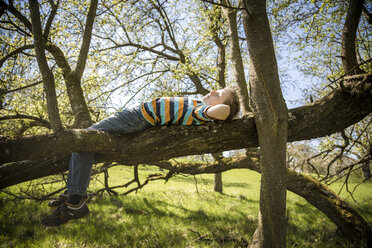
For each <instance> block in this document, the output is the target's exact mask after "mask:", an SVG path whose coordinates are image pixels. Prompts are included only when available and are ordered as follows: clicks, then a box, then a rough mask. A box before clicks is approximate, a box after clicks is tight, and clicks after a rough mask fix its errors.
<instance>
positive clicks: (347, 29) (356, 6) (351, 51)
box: [341, 0, 364, 75]
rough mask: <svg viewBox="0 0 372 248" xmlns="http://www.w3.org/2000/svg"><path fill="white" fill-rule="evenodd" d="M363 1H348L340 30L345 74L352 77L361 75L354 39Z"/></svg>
mask: <svg viewBox="0 0 372 248" xmlns="http://www.w3.org/2000/svg"><path fill="white" fill-rule="evenodd" d="M363 4H364V0H350V1H349V8H348V11H347V14H346V20H345V24H344V28H343V30H342V40H341V58H342V65H343V67H344V71H345V73H349V75H354V74H358V73H362V71H361V69H360V68H358V67H357V65H358V60H357V56H356V45H355V38H356V32H357V29H358V25H359V20H360V16H361V14H362V8H363Z"/></svg>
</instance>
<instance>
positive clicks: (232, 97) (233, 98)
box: [223, 86, 240, 120]
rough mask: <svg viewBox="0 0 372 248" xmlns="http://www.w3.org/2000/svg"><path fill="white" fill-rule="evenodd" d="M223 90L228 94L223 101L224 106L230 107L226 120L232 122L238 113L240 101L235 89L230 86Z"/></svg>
mask: <svg viewBox="0 0 372 248" xmlns="http://www.w3.org/2000/svg"><path fill="white" fill-rule="evenodd" d="M223 90H225V91H227V92H229V93H230V94H229V97H227V98H226V99H225V101H224V104H226V105H229V106H230V114H229V116H228V117H227V120H232V119H233V118H235V117H236V116H237V115H238V113H239V111H240V101H239V96H238V93H237V92H236V90H235V88H234V87H232V86H227V87H225V88H223Z"/></svg>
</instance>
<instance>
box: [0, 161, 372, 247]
mask: <svg viewBox="0 0 372 248" xmlns="http://www.w3.org/2000/svg"><path fill="white" fill-rule="evenodd" d="M111 170H112V171H111V172H110V180H111V182H113V183H114V182H118V183H119V182H120V183H124V182H126V181H128V180H130V179H131V176H132V169H131V168H127V167H114V168H112V169H111ZM153 172H158V168H156V167H145V166H142V167H141V169H140V175H142V179H143V178H144V177H145V176H146V175H148V174H150V173H153ZM195 180H196V181H197V184H196V183H195ZM259 181H260V175H259V174H257V173H255V172H252V171H249V170H232V171H228V172H225V173H223V182H224V194H219V193H215V192H213V185H214V176H213V175H198V176H196V177H194V176H182V175H179V176H176V177H173V178H171V179H170V181H169V182H167V183H164V181H156V182H150V183H149V185H147V186H145V187H144V188H143V189H141V190H140V191H138V192H137V194H135V193H132V194H130V195H127V196H109V195H107V194H105V195H104V196H102V197H94V198H92V199H91V200H90V202H89V208H90V210H91V214H90V215H89V216H88V217H87V218H84V219H81V220H75V221H71V222H69V223H67V224H65V225H63V226H60V227H54V228H44V227H43V226H41V224H40V219H41V218H42V217H43V216H45V215H47V214H48V213H50V212H51V209H49V208H48V207H47V202H46V201H45V202H37V201H33V200H17V199H12V198H11V197H10V196H8V195H5V194H4V193H1V192H0V223H1V225H0V247H110V248H111V247H146V248H147V247H244V246H246V244H247V242H249V241H250V239H251V237H252V235H253V232H254V231H255V228H256V225H257V216H258V209H259V206H258V200H259ZM371 186H372V183H371V182H369V183H365V184H363V185H361V186H360V187H359V188H358V189H357V190H356V192H355V198H356V200H357V203H355V202H351V204H352V205H353V206H354V207H355V208H356V209H357V210H358V211H359V213H360V214H361V215H362V216H363V217H364V218H365V219H366V220H367V221H368V222H369V223H371V222H372V206H371V203H372V190H371ZM337 187H340V184H337V185H334V186H333V188H334V190H335V191H338V189H337ZM91 188H102V185H101V184H100V183H98V182H97V183H93V184H92V185H91ZM12 190H17V188H16V187H13V188H12ZM342 195H343V196H346V193H345V192H343V193H342ZM287 199H288V200H287V215H288V227H287V247H301V248H302V247H319V248H320V247H321V248H325V247H351V244H350V242H349V241H348V240H346V239H344V238H343V237H341V236H339V235H338V234H337V232H336V226H335V225H334V224H333V223H332V222H330V221H329V220H328V218H327V217H325V216H324V215H323V214H322V213H321V212H320V211H318V210H317V209H315V208H314V207H312V206H311V205H309V204H308V203H307V202H306V201H305V200H303V199H302V198H301V197H299V196H297V195H295V194H292V193H291V192H288V198H287Z"/></svg>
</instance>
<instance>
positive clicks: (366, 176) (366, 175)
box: [362, 163, 372, 180]
mask: <svg viewBox="0 0 372 248" xmlns="http://www.w3.org/2000/svg"><path fill="white" fill-rule="evenodd" d="M362 171H363V176H364V180H368V179H370V178H371V177H372V174H371V168H370V167H369V163H365V164H364V165H363V166H362Z"/></svg>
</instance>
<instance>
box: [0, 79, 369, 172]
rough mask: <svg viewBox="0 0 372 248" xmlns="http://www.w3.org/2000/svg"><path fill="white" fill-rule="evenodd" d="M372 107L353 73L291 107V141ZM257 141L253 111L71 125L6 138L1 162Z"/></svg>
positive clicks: (131, 160)
mask: <svg viewBox="0 0 372 248" xmlns="http://www.w3.org/2000/svg"><path fill="white" fill-rule="evenodd" d="M371 111H372V75H359V76H356V77H349V78H348V80H347V81H345V82H343V83H342V87H340V88H338V89H337V90H335V91H333V92H331V93H330V94H328V95H327V96H325V97H324V98H322V99H320V100H318V101H316V102H314V103H312V104H310V105H306V106H303V107H299V108H295V109H291V110H290V111H289V114H290V121H289V130H288V141H289V142H291V141H297V140H308V139H313V138H318V137H323V136H327V135H330V134H333V133H336V132H339V131H341V130H343V129H345V128H347V127H348V126H350V125H352V124H354V123H357V122H359V121H360V120H361V119H363V118H364V117H366V116H367V115H368V114H369V113H370V112H371ZM255 146H258V139H257V132H256V127H255V123H254V119H253V117H249V116H248V117H244V118H241V119H238V120H233V121H231V122H215V123H208V124H206V125H202V126H171V127H155V128H151V129H148V130H146V131H143V132H140V133H135V134H129V135H114V134H110V133H105V132H100V131H86V130H70V131H62V132H59V133H57V134H53V135H40V136H33V137H24V138H19V139H8V138H3V139H1V140H0V163H7V162H14V161H21V160H32V159H37V158H42V157H50V156H54V155H60V154H68V153H70V152H73V151H87V152H95V153H96V160H97V161H107V160H110V161H120V162H121V163H124V164H137V163H148V162H152V161H159V160H165V159H169V158H174V157H179V156H186V155H195V154H204V153H214V152H221V151H226V150H234V149H241V148H248V147H255ZM57 172H58V171H56V173H57Z"/></svg>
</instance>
